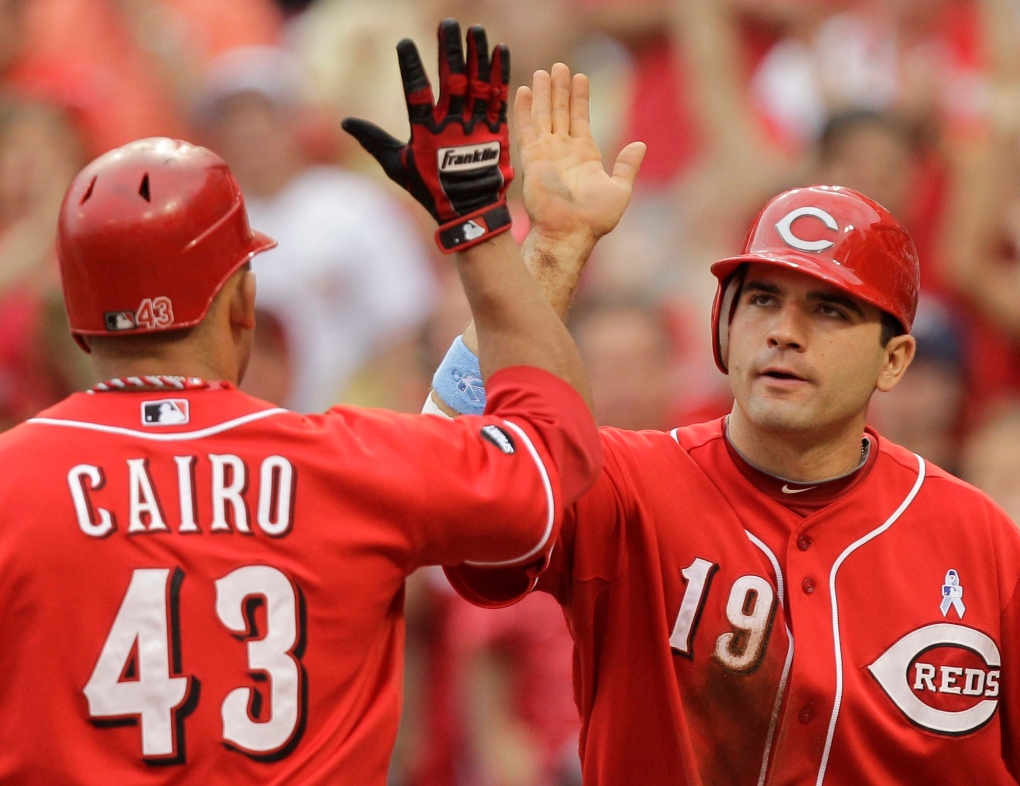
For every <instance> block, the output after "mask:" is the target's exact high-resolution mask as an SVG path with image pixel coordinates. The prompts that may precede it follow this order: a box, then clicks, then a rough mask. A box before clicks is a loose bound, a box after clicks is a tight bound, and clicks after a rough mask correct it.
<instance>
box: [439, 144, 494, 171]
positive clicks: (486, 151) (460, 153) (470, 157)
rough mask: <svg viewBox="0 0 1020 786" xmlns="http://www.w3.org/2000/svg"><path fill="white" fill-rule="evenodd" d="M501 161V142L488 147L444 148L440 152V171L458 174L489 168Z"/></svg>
mask: <svg viewBox="0 0 1020 786" xmlns="http://www.w3.org/2000/svg"><path fill="white" fill-rule="evenodd" d="M498 159H499V142H490V143H489V144H487V145H472V146H464V147H444V148H443V149H442V150H440V151H439V171H440V172H457V171H462V170H465V169H478V168H479V167H483V166H489V165H491V164H492V163H493V162H495V161H497V160H498Z"/></svg>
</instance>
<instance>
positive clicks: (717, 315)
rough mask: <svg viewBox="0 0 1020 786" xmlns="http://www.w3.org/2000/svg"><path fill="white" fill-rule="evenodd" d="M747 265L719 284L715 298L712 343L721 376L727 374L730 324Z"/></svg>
mask: <svg viewBox="0 0 1020 786" xmlns="http://www.w3.org/2000/svg"><path fill="white" fill-rule="evenodd" d="M746 272H747V265H741V266H740V267H738V268H737V269H736V270H735V271H734V272H733V274H732V275H731V276H730V277H729V278H728V279H726V281H725V282H723V283H720V285H719V290H718V291H717V292H716V296H715V306H714V308H713V313H712V323H713V324H712V343H713V345H714V346H713V349H714V350H715V364H716V366H718V368H719V370H720V371H721V372H722V373H723V374H727V373H729V368H728V367H727V358H728V356H729V351H730V322H732V321H733V313H734V312H735V311H736V310H737V298H738V297H739V295H740V290H741V288H742V287H743V285H744V275H745V273H746Z"/></svg>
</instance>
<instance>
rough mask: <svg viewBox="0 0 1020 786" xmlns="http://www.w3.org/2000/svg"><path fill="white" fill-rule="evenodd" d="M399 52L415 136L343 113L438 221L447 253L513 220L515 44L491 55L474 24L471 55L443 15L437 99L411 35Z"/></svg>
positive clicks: (440, 239)
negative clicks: (510, 116)
mask: <svg viewBox="0 0 1020 786" xmlns="http://www.w3.org/2000/svg"><path fill="white" fill-rule="evenodd" d="M397 59H398V61H399V63H400V76H401V79H402V80H403V83H404V97H405V98H406V100H407V116H408V119H409V120H410V123H411V141H410V142H408V143H406V144H405V143H403V142H401V141H399V140H398V139H395V138H394V137H392V136H390V135H389V134H388V133H386V132H385V131H383V130H382V129H381V128H379V127H378V126H377V125H375V124H374V123H369V122H368V121H366V120H359V119H358V118H353V117H348V118H346V119H345V120H344V122H343V128H344V130H345V131H346V132H347V133H349V134H350V135H351V136H353V137H354V138H355V139H357V140H358V142H360V143H361V146H362V147H364V148H365V150H367V151H368V152H369V153H371V154H372V156H373V157H374V158H375V160H376V161H378V162H379V163H380V164H381V165H382V168H383V170H384V171H385V172H386V174H387V175H388V176H389V178H390V179H391V180H393V181H394V182H395V183H397V184H398V185H400V186H401V187H403V188H405V189H406V190H407V191H409V192H410V193H411V195H412V196H413V197H414V198H415V199H417V200H418V201H419V202H420V203H421V204H422V205H424V206H425V209H426V210H428V211H429V212H430V213H431V214H432V215H433V217H434V218H435V219H436V221H438V222H439V229H438V230H436V242H437V243H438V244H439V248H441V249H442V250H443V251H445V252H446V253H450V252H453V251H461V250H463V249H465V248H470V247H471V246H473V245H476V244H477V243H481V242H482V241H483V240H486V239H488V238H490V237H492V236H493V235H497V234H499V233H500V232H505V231H506V230H508V229H509V228H510V223H511V221H510V211H509V209H508V208H507V206H506V190H507V188H508V187H509V186H510V181H512V180H513V176H514V170H513V167H512V166H510V131H509V127H508V125H507V119H506V108H507V94H508V92H509V81H510V51H509V50H508V49H507V48H506V46H504V45H503V44H500V45H499V46H497V47H496V48H495V49H493V50H492V60H491V62H490V60H489V48H488V41H487V40H486V37H485V30H483V29H482V28H481V27H480V26H478V25H473V26H472V27H471V28H470V29H469V30H468V34H467V61H466V62H465V58H464V48H463V46H462V45H461V32H460V25H459V24H457V22H456V20H453V19H446V20H444V21H443V22H442V23H441V24H440V25H439V102H438V103H436V101H435V99H434V97H433V95H432V85H430V84H429V80H428V77H427V76H426V75H425V69H424V68H423V67H422V62H421V57H420V55H419V54H418V48H417V47H416V46H415V45H414V42H413V41H411V40H410V39H407V38H405V39H404V40H403V41H401V42H400V43H399V44H397Z"/></svg>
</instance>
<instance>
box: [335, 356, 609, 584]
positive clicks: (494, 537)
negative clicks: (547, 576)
mask: <svg viewBox="0 0 1020 786" xmlns="http://www.w3.org/2000/svg"><path fill="white" fill-rule="evenodd" d="M337 416H339V417H337ZM322 417H323V418H324V422H328V423H330V427H331V428H333V429H334V430H335V432H336V434H337V436H338V437H339V436H340V435H343V436H344V438H343V440H342V441H338V446H339V445H346V444H349V439H348V438H349V437H350V436H351V435H353V436H355V437H356V438H357V440H358V441H359V442H360V443H361V445H362V446H365V447H367V446H369V445H371V446H372V451H371V453H370V454H369V453H366V452H363V451H358V453H359V454H360V459H359V460H360V462H361V463H362V466H361V467H360V468H359V470H358V471H359V473H360V475H361V478H362V489H363V493H364V494H365V495H367V496H371V497H373V498H374V500H375V501H376V504H377V505H378V506H379V507H380V509H381V510H380V513H381V515H380V520H382V521H385V522H388V523H389V526H390V528H391V532H392V535H393V538H394V541H393V543H394V547H395V548H397V549H400V550H405V549H406V551H405V558H406V560H407V565H406V569H407V572H411V571H412V570H414V569H415V568H417V567H418V566H420V565H428V564H444V565H459V564H462V563H466V564H469V565H484V566H488V567H504V566H510V565H514V566H519V565H531V564H533V563H538V564H544V562H545V559H546V557H547V554H548V551H549V549H550V548H551V545H552V544H553V543H554V542H555V540H556V536H557V532H558V529H559V526H560V520H561V511H562V509H563V508H564V507H565V506H568V505H570V504H571V503H573V501H574V500H575V499H576V498H577V497H578V496H579V495H580V494H581V493H582V492H583V491H584V490H585V489H586V488H587V487H588V486H589V485H590V484H591V483H592V482H593V480H594V478H595V476H596V475H597V473H598V471H599V470H600V469H601V464H602V452H601V446H600V444H599V439H598V430H597V428H596V426H595V422H594V419H593V417H592V414H591V412H590V410H589V409H588V407H587V406H586V404H585V403H584V401H583V399H582V398H581V397H580V395H578V393H577V392H576V391H575V390H574V389H573V388H572V387H570V386H569V385H568V384H567V383H565V382H563V381H562V380H560V379H559V378H557V377H555V376H553V375H551V374H548V373H546V372H543V371H539V370H537V369H533V368H524V367H520V368H513V369H505V370H503V371H501V372H499V373H497V374H495V375H494V376H493V377H492V379H491V381H490V393H489V405H488V408H487V413H486V414H484V415H479V416H464V417H460V418H456V419H454V420H448V419H445V418H440V417H423V416H420V415H395V414H394V413H391V412H382V411H367V412H366V411H364V410H350V409H342V408H338V409H336V410H333V411H331V412H330V413H328V414H327V415H324V416H322ZM341 460H345V459H343V458H342V459H341Z"/></svg>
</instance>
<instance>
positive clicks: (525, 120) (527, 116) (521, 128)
mask: <svg viewBox="0 0 1020 786" xmlns="http://www.w3.org/2000/svg"><path fill="white" fill-rule="evenodd" d="M531 104H532V93H531V88H530V87H528V86H527V85H521V86H520V87H519V88H517V95H516V97H515V98H514V115H515V117H516V119H517V123H516V126H517V147H518V149H521V150H523V149H524V148H526V147H527V146H528V145H530V144H531V143H532V142H534V141H535V140H536V139H537V137H538V134H537V132H536V129H535V125H534V123H533V122H532V120H531Z"/></svg>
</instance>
